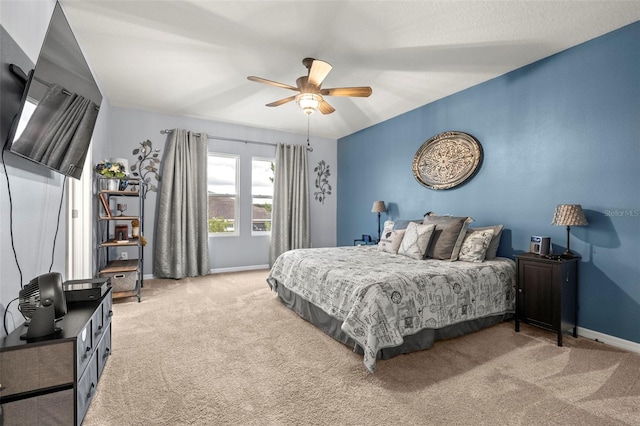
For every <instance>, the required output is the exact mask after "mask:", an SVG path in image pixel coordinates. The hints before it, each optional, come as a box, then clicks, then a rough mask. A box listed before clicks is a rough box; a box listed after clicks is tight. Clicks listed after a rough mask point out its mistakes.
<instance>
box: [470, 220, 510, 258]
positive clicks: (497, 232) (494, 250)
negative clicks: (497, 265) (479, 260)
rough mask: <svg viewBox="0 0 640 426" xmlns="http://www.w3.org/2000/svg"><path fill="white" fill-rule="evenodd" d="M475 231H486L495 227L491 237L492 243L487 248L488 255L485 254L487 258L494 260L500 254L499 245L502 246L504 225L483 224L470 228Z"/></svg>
mask: <svg viewBox="0 0 640 426" xmlns="http://www.w3.org/2000/svg"><path fill="white" fill-rule="evenodd" d="M469 229H471V230H473V231H485V230H487V229H493V238H491V244H489V248H488V249H487V255H486V256H485V258H484V259H485V260H493V259H495V258H496V256H497V255H498V247H500V237H501V236H502V225H494V226H482V227H478V228H469Z"/></svg>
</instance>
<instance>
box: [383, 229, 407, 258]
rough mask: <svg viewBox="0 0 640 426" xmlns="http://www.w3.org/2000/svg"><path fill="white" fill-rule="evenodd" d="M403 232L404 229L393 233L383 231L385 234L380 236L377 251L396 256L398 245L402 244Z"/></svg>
mask: <svg viewBox="0 0 640 426" xmlns="http://www.w3.org/2000/svg"><path fill="white" fill-rule="evenodd" d="M404 231H405V230H404V229H400V230H398V231H394V230H393V229H389V230H386V229H385V232H384V233H383V234H382V235H381V236H380V242H379V243H378V250H380V251H386V252H387V253H392V254H397V253H398V248H399V247H400V243H401V242H402V237H404Z"/></svg>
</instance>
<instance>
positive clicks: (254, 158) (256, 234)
mask: <svg viewBox="0 0 640 426" xmlns="http://www.w3.org/2000/svg"><path fill="white" fill-rule="evenodd" d="M254 161H264V162H268V163H273V164H274V165H275V163H276V159H275V158H270V157H263V156H255V155H252V156H251V236H252V237H260V236H270V235H271V230H269V231H255V230H254V229H253V200H254V199H255V198H264V199H270V200H271V206H272V208H273V192H272V194H271V197H267V196H264V195H258V196H256V195H254V193H253V162H254ZM274 179H275V173H274ZM273 183H275V182H272V185H273Z"/></svg>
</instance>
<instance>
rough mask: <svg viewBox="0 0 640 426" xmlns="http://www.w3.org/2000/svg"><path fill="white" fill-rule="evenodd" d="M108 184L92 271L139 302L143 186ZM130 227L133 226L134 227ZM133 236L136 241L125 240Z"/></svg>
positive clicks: (102, 193) (131, 181)
mask: <svg viewBox="0 0 640 426" xmlns="http://www.w3.org/2000/svg"><path fill="white" fill-rule="evenodd" d="M0 1H1V0H0ZM111 180H117V179H108V178H102V177H100V178H98V179H97V180H96V187H95V188H96V190H95V194H96V198H97V199H98V200H99V201H98V209H99V211H98V212H96V215H95V216H96V217H95V220H96V222H97V237H98V238H97V240H98V241H97V244H96V250H97V255H96V257H95V258H96V270H97V271H98V275H107V276H114V278H116V276H117V277H118V278H120V275H122V281H120V283H121V284H120V286H119V287H118V288H116V287H114V290H113V297H114V298H119V297H137V298H138V302H140V300H141V298H140V289H141V288H142V287H143V282H144V279H143V276H142V271H143V266H142V265H143V257H144V247H143V239H142V236H143V235H144V199H145V194H146V187H147V185H146V183H145V182H144V181H142V180H140V179H138V178H125V179H122V180H126V181H128V186H127V187H126V188H125V187H124V186H123V187H118V186H115V185H111V189H107V185H106V182H105V181H111ZM110 183H113V182H110ZM120 188H123V189H124V190H120ZM119 203H127V204H129V206H128V207H129V209H127V208H126V207H125V208H124V210H125V211H124V215H122V213H123V211H122V210H117V208H115V207H117V204H119ZM119 214H120V215H119ZM134 223H136V226H135V227H134V226H133V224H134ZM136 228H137V229H136ZM134 232H135V233H136V237H135V238H134V237H129V235H132V233H134ZM127 237H128V238H127ZM134 252H135V253H134ZM121 254H128V255H129V257H132V259H127V260H112V259H113V258H120V255H121Z"/></svg>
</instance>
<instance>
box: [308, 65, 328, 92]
mask: <svg viewBox="0 0 640 426" xmlns="http://www.w3.org/2000/svg"><path fill="white" fill-rule="evenodd" d="M331 68H333V67H332V66H331V64H330V63H328V62H325V61H321V60H319V59H314V60H313V63H312V64H311V68H310V69H309V79H308V80H307V81H308V82H309V84H312V85H314V86H316V87H320V85H321V84H322V81H323V80H324V79H325V77H326V76H327V74H329V71H331Z"/></svg>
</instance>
